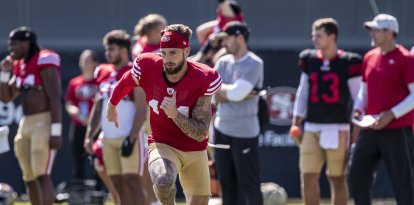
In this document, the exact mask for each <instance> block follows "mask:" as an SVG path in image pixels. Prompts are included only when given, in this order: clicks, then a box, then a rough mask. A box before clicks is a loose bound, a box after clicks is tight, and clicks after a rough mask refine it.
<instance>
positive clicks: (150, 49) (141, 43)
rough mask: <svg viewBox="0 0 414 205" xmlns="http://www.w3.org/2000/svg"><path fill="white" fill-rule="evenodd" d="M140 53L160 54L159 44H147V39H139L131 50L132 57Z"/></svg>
mask: <svg viewBox="0 0 414 205" xmlns="http://www.w3.org/2000/svg"><path fill="white" fill-rule="evenodd" d="M141 53H160V44H149V43H148V40H147V38H145V37H140V38H139V39H138V40H137V42H136V43H135V45H134V46H133V48H132V57H133V58H136V57H137V56H138V55H139V54H141Z"/></svg>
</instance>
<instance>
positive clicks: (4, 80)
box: [0, 71, 11, 83]
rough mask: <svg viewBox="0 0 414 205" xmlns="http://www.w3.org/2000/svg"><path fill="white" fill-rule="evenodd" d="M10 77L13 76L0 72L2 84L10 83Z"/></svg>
mask: <svg viewBox="0 0 414 205" xmlns="http://www.w3.org/2000/svg"><path fill="white" fill-rule="evenodd" d="M10 76H11V74H10V72H4V71H1V72H0V82H2V83H8V82H9V80H10Z"/></svg>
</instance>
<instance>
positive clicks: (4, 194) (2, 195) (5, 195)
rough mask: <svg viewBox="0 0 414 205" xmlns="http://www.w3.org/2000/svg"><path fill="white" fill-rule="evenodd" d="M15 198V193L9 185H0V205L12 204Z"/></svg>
mask: <svg viewBox="0 0 414 205" xmlns="http://www.w3.org/2000/svg"><path fill="white" fill-rule="evenodd" d="M16 198H17V193H16V192H15V191H14V189H13V188H12V187H11V186H10V185H8V184H6V183H0V205H10V204H13V202H14V200H16Z"/></svg>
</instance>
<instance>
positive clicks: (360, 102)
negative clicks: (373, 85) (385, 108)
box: [354, 82, 367, 112]
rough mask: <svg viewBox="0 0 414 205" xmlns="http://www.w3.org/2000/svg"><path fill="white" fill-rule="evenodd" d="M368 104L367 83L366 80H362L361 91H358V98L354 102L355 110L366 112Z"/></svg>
mask: <svg viewBox="0 0 414 205" xmlns="http://www.w3.org/2000/svg"><path fill="white" fill-rule="evenodd" d="M366 106H367V84H366V83H365V82H362V83H361V86H360V88H359V91H358V95H357V98H356V100H355V102H354V110H359V111H361V112H365V108H366Z"/></svg>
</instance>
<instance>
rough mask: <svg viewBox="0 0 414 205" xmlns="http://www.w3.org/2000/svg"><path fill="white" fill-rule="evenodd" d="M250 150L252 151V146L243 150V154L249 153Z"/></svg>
mask: <svg viewBox="0 0 414 205" xmlns="http://www.w3.org/2000/svg"><path fill="white" fill-rule="evenodd" d="M249 152H250V147H249V148H247V149H244V150H242V153H243V154H247V153H249Z"/></svg>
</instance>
